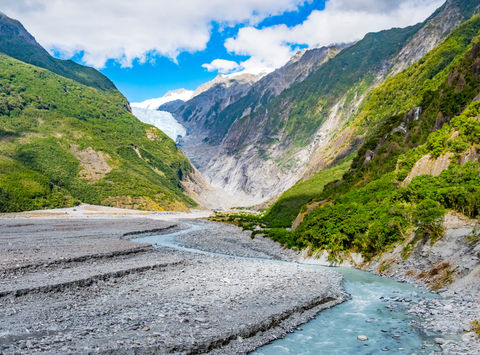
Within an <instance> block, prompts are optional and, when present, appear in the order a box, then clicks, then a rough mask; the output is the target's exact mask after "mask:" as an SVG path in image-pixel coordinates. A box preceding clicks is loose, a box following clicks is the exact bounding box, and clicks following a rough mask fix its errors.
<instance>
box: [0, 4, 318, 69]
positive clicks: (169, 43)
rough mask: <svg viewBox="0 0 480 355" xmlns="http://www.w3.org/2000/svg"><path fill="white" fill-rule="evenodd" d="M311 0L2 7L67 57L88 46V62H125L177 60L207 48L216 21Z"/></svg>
mask: <svg viewBox="0 0 480 355" xmlns="http://www.w3.org/2000/svg"><path fill="white" fill-rule="evenodd" d="M309 1H311V0H241V1H229V0H176V1H171V0H136V1H128V0H125V1H119V0H1V1H0V2H1V10H2V11H3V12H5V13H6V14H7V15H8V16H10V17H13V18H16V19H18V20H20V21H21V22H22V23H23V24H24V25H25V27H26V28H27V30H29V31H30V32H31V33H33V34H34V36H35V37H36V39H37V40H38V41H39V42H40V44H42V45H43V46H45V47H46V48H48V49H57V50H60V51H61V53H62V54H63V55H64V56H65V57H71V56H72V55H73V54H74V53H76V52H79V51H84V57H83V59H84V61H85V62H86V63H87V64H90V65H93V66H95V67H102V66H103V65H104V64H105V62H106V60H108V59H116V60H118V61H120V62H121V63H122V64H123V65H124V66H129V65H131V63H132V61H133V60H134V59H136V58H138V59H140V60H141V61H146V60H148V59H149V57H151V56H152V55H153V54H161V55H164V56H168V57H170V58H172V59H174V58H176V56H177V55H178V54H179V53H180V52H182V51H190V52H195V51H201V50H203V49H205V48H206V44H207V42H208V41H209V39H210V29H211V23H212V22H218V23H220V24H222V25H224V26H229V25H233V24H238V23H247V24H249V25H255V24H256V23H258V22H259V21H261V20H263V19H264V18H266V17H268V16H270V15H278V14H281V13H283V12H285V11H293V10H295V9H296V8H297V7H298V6H299V5H300V4H303V3H305V2H309Z"/></svg>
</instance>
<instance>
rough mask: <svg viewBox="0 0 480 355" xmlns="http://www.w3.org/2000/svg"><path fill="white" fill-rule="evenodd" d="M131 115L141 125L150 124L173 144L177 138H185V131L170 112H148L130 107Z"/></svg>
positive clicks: (145, 109) (147, 110) (144, 109)
mask: <svg viewBox="0 0 480 355" xmlns="http://www.w3.org/2000/svg"><path fill="white" fill-rule="evenodd" d="M132 112H133V114H134V115H135V116H136V117H137V118H138V119H139V120H140V121H142V122H143V123H147V124H151V125H153V126H155V127H157V128H158V129H160V130H161V131H162V132H164V133H165V134H166V135H167V136H169V137H170V138H172V139H173V140H174V141H175V143H177V142H178V138H179V137H185V135H186V134H187V130H186V129H185V127H183V126H182V125H181V124H180V123H179V122H178V121H177V120H176V119H175V118H174V117H173V116H172V114H171V113H170V112H166V111H157V110H150V109H147V108H140V107H135V106H132Z"/></svg>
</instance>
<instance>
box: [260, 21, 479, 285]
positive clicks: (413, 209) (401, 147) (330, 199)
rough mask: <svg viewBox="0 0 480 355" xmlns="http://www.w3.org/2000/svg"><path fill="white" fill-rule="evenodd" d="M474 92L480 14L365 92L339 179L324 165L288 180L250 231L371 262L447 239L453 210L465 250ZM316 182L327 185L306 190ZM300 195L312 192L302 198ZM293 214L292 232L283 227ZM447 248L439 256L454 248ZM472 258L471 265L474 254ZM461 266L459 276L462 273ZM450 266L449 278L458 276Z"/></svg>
mask: <svg viewBox="0 0 480 355" xmlns="http://www.w3.org/2000/svg"><path fill="white" fill-rule="evenodd" d="M479 92H480V15H475V16H474V17H472V19H470V20H469V21H467V22H465V23H463V24H461V25H460V26H458V27H457V28H456V29H455V30H454V31H453V32H452V34H451V35H450V36H448V38H447V39H445V40H444V41H443V42H442V43H441V44H440V45H439V46H437V47H436V48H435V49H433V50H432V51H430V52H429V53H428V54H427V55H426V56H425V57H424V58H422V60H420V61H419V62H417V63H415V64H413V65H412V66H411V67H409V68H408V69H406V70H405V71H403V72H401V73H399V74H397V75H394V76H392V77H391V78H389V79H388V80H387V81H386V82H385V83H383V84H382V85H380V86H378V87H377V88H375V89H374V90H373V91H372V92H371V93H370V94H369V95H368V96H367V97H366V99H365V100H364V102H363V103H362V104H361V106H360V109H359V112H358V114H357V115H356V116H355V117H354V120H353V121H352V123H351V124H352V125H355V126H357V127H363V128H364V129H365V130H366V133H365V139H364V142H363V143H362V145H361V147H360V148H359V149H358V151H357V152H356V153H355V154H354V155H353V156H351V157H349V159H346V160H344V162H342V164H339V165H337V166H336V167H335V168H337V169H340V170H343V171H345V173H344V174H343V176H342V177H341V178H340V179H338V171H332V169H333V168H332V169H330V172H329V174H326V173H327V172H328V171H329V169H326V170H323V171H322V172H321V173H323V175H322V176H321V177H320V176H319V175H318V176H316V177H314V178H313V179H311V180H307V181H304V182H302V183H300V184H298V185H296V186H295V187H293V188H292V189H290V190H289V191H287V192H286V193H285V194H283V195H282V197H281V198H280V199H279V200H278V202H277V203H276V204H274V205H273V206H272V207H271V208H270V210H269V211H267V213H266V214H265V215H264V216H262V217H256V218H253V219H251V222H253V223H256V224H258V225H263V226H264V228H266V229H265V230H264V231H256V233H266V234H268V235H270V236H271V237H272V238H274V239H277V240H279V241H281V242H283V243H285V244H287V245H290V246H297V247H300V248H307V249H310V250H311V251H327V252H328V254H329V255H330V258H331V259H337V260H339V259H342V258H347V259H349V258H350V255H357V256H358V254H359V253H361V255H362V256H363V259H359V258H358V257H357V256H355V257H354V260H353V261H354V262H356V263H358V262H362V260H363V261H369V260H371V259H372V258H375V257H377V256H378V255H382V253H383V252H385V251H388V250H390V249H391V248H393V247H395V246H396V247H397V249H398V250H400V254H401V257H402V258H403V260H407V259H408V258H409V257H410V256H412V255H417V256H418V253H419V251H418V250H420V251H422V250H423V251H427V244H430V245H435V244H436V243H437V242H440V241H442V240H444V238H445V235H447V237H448V233H447V234H445V231H448V229H449V228H450V227H449V226H450V225H449V224H448V223H447V222H448V221H451V220H452V218H454V217H452V216H457V217H458V218H457V217H455V218H456V219H455V218H454V219H455V220H456V221H457V222H458V220H465V221H468V223H467V222H466V223H465V225H466V227H465V228H466V229H465V230H467V231H466V232H464V231H463V232H462V233H461V234H455V233H454V235H453V237H455V238H464V239H465V238H467V237H468V236H469V235H470V234H471V238H470V239H469V240H470V241H469V242H468V243H470V244H469V245H471V247H472V250H470V251H472V252H473V251H474V250H476V249H475V248H476V245H477V244H478V236H477V234H478V233H477V232H475V233H474V232H472V230H473V229H475V228H473V227H472V225H475V220H478V216H479V214H480V208H479V206H480V203H479V201H480V153H479V145H480V102H479ZM352 159H353V160H352ZM345 165H346V166H345ZM319 177H320V180H319ZM334 179H337V181H334V182H333V181H332V180H334ZM319 182H321V183H323V184H324V185H325V183H326V182H327V185H326V186H325V188H323V189H321V190H322V191H320V192H319V191H312V186H314V184H319ZM328 182H330V183H328ZM308 194H310V199H308V198H307V197H306V196H304V195H307V196H308ZM298 200H302V201H303V202H301V203H297V202H296V201H298ZM289 201H290V202H289ZM302 204H303V207H302ZM277 205H281V206H282V208H278V207H277ZM285 209H286V210H289V213H285ZM291 212H293V213H291ZM297 214H298V217H297V218H296V220H295V223H294V224H293V227H294V230H293V231H292V230H289V228H290V227H292V223H293V220H294V217H295V215H297ZM462 215H463V217H462ZM449 216H450V217H449ZM457 222H455V223H456V225H458V224H459V223H457ZM472 233H473V234H472ZM453 237H452V238H453ZM449 238H450V237H449ZM447 239H448V238H447ZM467 239H468V238H467ZM465 243H467V242H465ZM465 243H463V244H465ZM468 243H467V244H468ZM463 244H462V243H460V242H459V243H458V246H459V247H460V246H461V245H463ZM465 245H466V244H465ZM468 248H469V247H465V248H464V249H465V250H467V249H468ZM447 249H448V250H445V253H449V252H451V251H452V250H453V249H452V248H447ZM450 249H452V250H450ZM470 251H469V252H468V253H467V254H469V253H470ZM397 254H398V253H397ZM420 254H421V252H420ZM422 255H423V254H422ZM469 255H470V254H469ZM423 256H428V255H423ZM472 258H473V259H472V260H473V261H474V262H478V260H477V259H478V258H477V257H475V255H474V254H472ZM387 259H388V258H387ZM440 259H441V258H437V259H435V260H436V261H435V260H434V259H432V260H434V261H435V262H433V261H432V263H433V264H435V263H437V262H438V261H439V260H440ZM447 259H448V258H447ZM457 259H458V258H457ZM457 259H455V260H453V259H452V263H453V262H454V263H458V260H457ZM359 260H360V261H359ZM385 260H386V259H385ZM444 261H445V262H446V260H444ZM395 262H396V263H398V264H402V263H403V262H402V261H401V260H400V261H399V260H396V261H395ZM432 263H430V264H429V263H427V264H426V265H430V267H433V266H434V265H433V264H432ZM466 265H467V263H465V265H464V266H466ZM469 268H470V269H469V270H473V269H472V268H471V267H469ZM392 270H395V268H393V269H392ZM422 270H424V268H422ZM425 270H426V269H425ZM462 270H464V269H462V268H460V269H458V272H459V273H461V275H460V274H458V275H460V276H462V275H463V276H465V275H464V274H463V271H462ZM427 271H428V270H426V272H427ZM450 271H451V272H450V274H449V275H450V276H452V280H454V279H455V278H454V276H455V275H457V274H455V270H453V269H452V270H450ZM463 276H462V277H463ZM444 281H445V280H444ZM447 284H448V283H447Z"/></svg>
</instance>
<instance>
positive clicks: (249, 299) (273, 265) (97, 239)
mask: <svg viewBox="0 0 480 355" xmlns="http://www.w3.org/2000/svg"><path fill="white" fill-rule="evenodd" d="M188 223H198V224H199V225H202V226H204V227H206V229H205V230H203V231H201V232H198V233H194V234H192V237H191V243H194V242H196V243H199V244H200V243H201V242H203V241H201V238H202V236H203V238H205V239H206V240H208V242H206V243H203V244H204V245H205V244H208V245H210V247H211V249H212V250H218V251H222V250H223V251H226V250H227V249H228V250H230V254H232V255H239V256H247V255H258V256H261V257H263V256H262V255H267V254H268V255H269V258H270V259H277V260H271V261H268V260H249V259H243V258H236V257H235V258H234V257H222V256H215V255H209V254H194V253H189V252H186V251H178V250H166V249H160V250H156V249H153V248H151V247H148V246H147V245H145V244H140V245H139V244H137V243H135V242H132V241H129V240H126V238H135V237H136V234H135V233H134V232H138V231H141V230H142V229H143V230H145V231H149V230H150V231H152V230H155V232H150V234H152V233H154V234H155V233H162V229H163V230H165V229H166V228H168V232H171V231H175V230H182V229H185V228H188V227H189V226H188V225H187V222H185V221H178V223H177V226H175V225H174V224H172V223H166V222H159V221H148V220H142V219H138V218H137V219H131V220H129V219H122V220H121V221H119V220H118V219H117V220H112V221H110V220H105V219H103V220H101V221H92V220H88V221H85V223H83V221H82V220H75V221H73V223H71V221H59V220H58V219H55V220H35V219H31V220H17V221H16V222H13V221H5V222H4V221H2V222H1V224H0V245H2V246H8V247H9V251H10V252H12V253H13V254H14V255H15V256H14V257H12V256H11V255H10V254H9V251H5V250H4V249H2V252H1V253H3V255H7V256H8V263H4V264H2V267H1V269H0V272H1V275H2V278H1V280H2V281H1V283H0V319H1V320H2V321H1V322H0V353H5V354H13V353H17V352H19V353H97V352H98V353H100V352H101V353H112V354H123V353H132V352H134V353H137V354H138V353H139V354H143V353H145V354H147V353H201V352H211V353H229V354H230V353H245V352H248V351H251V350H253V349H255V348H256V347H258V346H260V345H263V344H265V343H268V342H270V341H272V340H275V339H277V338H279V337H282V336H284V335H285V334H286V333H287V332H289V331H292V330H294V329H295V328H296V327H297V326H298V325H299V324H302V323H304V322H306V321H308V320H309V319H311V318H312V317H314V316H315V315H316V314H318V312H320V311H321V310H323V309H325V308H329V307H332V306H334V305H336V304H338V303H340V302H342V301H343V300H344V299H345V298H346V295H345V294H344V292H343V287H342V278H341V276H340V275H338V274H337V273H335V272H329V271H325V270H319V269H315V268H311V267H309V266H306V265H300V264H295V263H285V262H282V261H280V260H286V259H287V257H288V253H289V252H288V251H284V250H282V249H281V248H279V247H278V246H276V247H273V248H272V246H273V245H275V244H274V243H273V242H271V241H268V240H264V241H259V240H257V241H251V239H250V238H249V236H248V235H247V234H245V233H242V232H240V231H239V230H238V229H237V228H233V227H230V226H225V229H224V225H216V224H212V223H211V222H204V221H194V222H188ZM25 224H26V225H25ZM22 230H24V232H22ZM132 233H133V234H132ZM125 234H127V235H125ZM232 238H233V239H232ZM235 238H238V241H239V243H238V245H239V247H238V248H237V249H235V251H232V250H233V249H232V248H231V244H232V243H233V244H235V243H234V240H235ZM187 239H188V238H187V237H185V238H182V240H183V242H184V243H187ZM223 239H225V242H222V240H223ZM248 242H250V243H252V244H251V245H252V246H253V247H252V249H251V250H250V248H249V243H248ZM217 244H218V245H217ZM22 245H23V246H24V247H23V248H22ZM35 245H38V246H35ZM185 245H186V244H185ZM226 246H229V247H228V248H227V247H226ZM34 247H37V248H38V249H39V250H41V251H42V253H41V254H39V253H38V252H32V251H31V250H28V249H31V248H34ZM262 248H264V250H262ZM272 250H274V252H272ZM277 252H278V253H277ZM15 259H16V260H15Z"/></svg>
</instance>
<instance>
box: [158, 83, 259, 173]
mask: <svg viewBox="0 0 480 355" xmlns="http://www.w3.org/2000/svg"><path fill="white" fill-rule="evenodd" d="M260 77H261V76H259V75H253V74H234V75H222V74H219V75H218V76H217V77H215V78H214V79H213V80H211V81H209V82H207V83H205V84H203V85H201V86H199V87H198V88H197V89H196V90H195V92H194V93H193V96H192V98H191V99H190V100H188V101H186V102H183V101H179V100H176V101H171V102H168V103H165V104H164V105H162V106H160V107H159V108H158V110H160V111H167V112H171V113H172V114H173V117H174V118H175V119H176V120H177V121H179V122H180V124H182V125H183V126H184V127H185V128H186V129H187V136H186V137H183V138H182V139H181V140H180V141H179V145H180V146H181V147H182V150H183V151H184V152H185V153H186V154H187V156H188V157H189V158H190V160H191V161H192V163H193V164H194V165H195V166H196V167H198V168H200V170H201V169H202V167H203V166H205V165H206V164H207V163H208V161H209V158H210V157H211V156H212V155H213V154H215V149H216V148H217V147H216V146H215V145H212V144H210V140H211V139H213V138H212V137H213V136H214V135H215V132H216V130H217V127H216V123H217V122H218V120H217V116H216V113H217V112H219V111H221V110H222V109H223V108H225V107H226V106H227V105H229V104H230V103H232V102H235V101H236V100H238V99H239V98H241V97H242V96H243V95H244V94H245V92H247V91H248V90H249V89H250V88H251V86H252V85H253V84H254V83H255V82H256V81H258V80H259V79H260Z"/></svg>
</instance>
